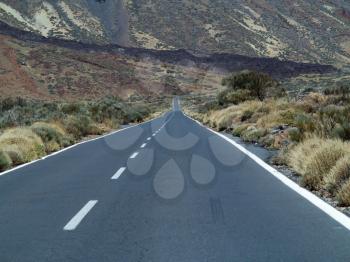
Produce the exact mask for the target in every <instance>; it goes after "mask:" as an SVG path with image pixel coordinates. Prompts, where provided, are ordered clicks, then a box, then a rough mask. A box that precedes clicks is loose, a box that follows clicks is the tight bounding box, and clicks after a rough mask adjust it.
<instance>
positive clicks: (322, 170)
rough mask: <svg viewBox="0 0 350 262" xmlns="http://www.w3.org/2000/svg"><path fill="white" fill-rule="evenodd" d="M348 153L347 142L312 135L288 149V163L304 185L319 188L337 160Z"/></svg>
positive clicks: (349, 148)
mask: <svg viewBox="0 0 350 262" xmlns="http://www.w3.org/2000/svg"><path fill="white" fill-rule="evenodd" d="M349 153H350V145H349V143H346V142H343V141H341V140H337V139H321V138H317V137H312V138H309V139H306V140H304V141H303V142H301V143H300V144H298V145H297V146H295V147H294V148H292V149H291V150H290V152H289V154H288V164H289V165H290V166H291V167H292V168H293V169H294V170H295V171H296V172H298V173H299V174H300V175H301V176H302V184H303V185H304V186H307V187H309V188H311V189H320V188H321V187H322V185H323V183H324V179H325V177H326V176H327V175H328V174H329V172H330V171H331V170H332V169H333V167H334V166H335V165H336V164H337V162H338V160H339V159H341V158H343V157H344V156H346V155H347V154H349Z"/></svg>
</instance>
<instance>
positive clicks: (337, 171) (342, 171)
mask: <svg viewBox="0 0 350 262" xmlns="http://www.w3.org/2000/svg"><path fill="white" fill-rule="evenodd" d="M349 178H350V154H348V155H345V156H344V157H342V158H340V159H339V160H338V161H337V163H336V164H335V166H333V167H332V169H331V170H330V171H329V173H328V175H327V176H326V177H325V179H324V182H325V189H327V190H328V191H329V192H331V193H332V194H333V195H334V194H335V192H336V191H337V190H339V189H340V188H341V186H342V184H344V183H345V182H346V180H348V179H349Z"/></svg>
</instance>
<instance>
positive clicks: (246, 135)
mask: <svg viewBox="0 0 350 262" xmlns="http://www.w3.org/2000/svg"><path fill="white" fill-rule="evenodd" d="M266 134H267V130H266V129H252V130H249V129H247V130H246V131H244V132H243V133H242V139H243V140H244V141H246V142H258V141H259V139H260V138H262V137H263V136H265V135H266Z"/></svg>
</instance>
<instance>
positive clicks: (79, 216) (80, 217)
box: [63, 200, 98, 231]
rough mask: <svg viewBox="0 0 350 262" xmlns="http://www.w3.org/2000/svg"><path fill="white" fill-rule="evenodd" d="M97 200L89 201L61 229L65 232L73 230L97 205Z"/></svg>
mask: <svg viewBox="0 0 350 262" xmlns="http://www.w3.org/2000/svg"><path fill="white" fill-rule="evenodd" d="M97 202H98V201H97V200H90V201H89V202H87V203H86V205H85V206H84V207H83V208H82V209H80V211H79V212H78V213H77V214H76V215H75V216H74V217H73V218H72V219H71V220H70V221H69V222H68V224H67V225H65V227H64V228H63V230H65V231H72V230H75V229H76V228H77V227H78V225H79V224H80V222H81V221H82V220H83V219H84V217H85V216H86V215H87V214H88V213H89V212H90V210H91V209H92V208H93V207H94V206H95V205H96V204H97Z"/></svg>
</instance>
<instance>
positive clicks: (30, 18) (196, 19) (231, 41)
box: [0, 0, 350, 66]
mask: <svg viewBox="0 0 350 262" xmlns="http://www.w3.org/2000/svg"><path fill="white" fill-rule="evenodd" d="M0 20H2V21H4V22H6V23H8V24H10V25H12V26H15V27H17V28H20V29H24V30H29V31H33V32H36V33H39V34H41V35H43V36H46V37H49V36H55V37H60V38H64V39H71V40H79V41H83V42H89V43H97V44H107V43H113V44H120V45H123V46H133V47H145V48H152V49H186V50H192V51H195V52H199V53H212V52H227V53H235V54H241V55H249V56H266V57H279V58H282V59H289V60H294V61H299V62H313V63H325V64H329V63H332V64H334V65H339V66H341V65H344V64H346V63H349V62H350V3H349V1H347V0H293V1H290V0H286V1H280V0H249V1H245V0H244V1H243V0H211V1H208V0H197V1H167V0H124V1H123V0H75V1H68V0H0Z"/></svg>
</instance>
